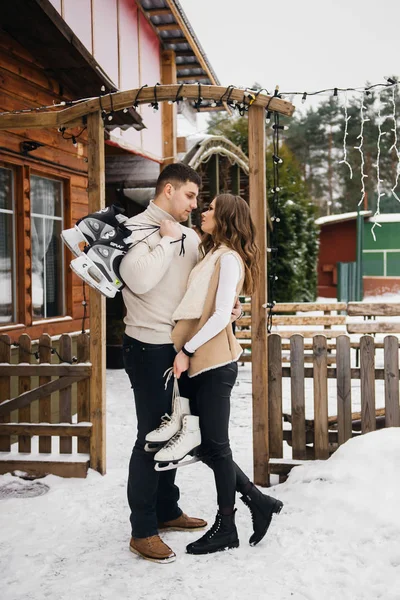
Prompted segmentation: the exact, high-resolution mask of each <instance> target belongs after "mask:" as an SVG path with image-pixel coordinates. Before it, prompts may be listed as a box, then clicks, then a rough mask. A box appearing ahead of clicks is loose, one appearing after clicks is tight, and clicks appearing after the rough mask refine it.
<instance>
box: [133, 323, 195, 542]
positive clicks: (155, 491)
mask: <svg viewBox="0 0 400 600" xmlns="http://www.w3.org/2000/svg"><path fill="white" fill-rule="evenodd" d="M123 347H124V348H123V351H124V367H125V370H126V372H127V374H128V376H129V379H130V381H131V384H132V388H133V391H134V396H135V405H136V415H137V439H136V442H135V445H134V447H133V450H132V455H131V459H130V464H129V477H128V502H129V506H130V509H131V517H130V521H131V526H132V536H133V537H137V538H143V537H149V536H152V535H157V533H158V531H157V523H158V522H162V521H169V520H171V519H175V518H177V517H179V516H180V515H181V514H182V511H181V509H180V508H179V506H178V500H179V488H178V487H177V486H176V485H175V476H176V470H175V469H174V470H171V471H166V472H165V473H159V472H157V471H155V470H154V454H153V453H151V452H146V451H145V450H144V445H145V437H146V434H147V433H149V431H152V430H153V429H155V428H156V427H158V426H159V425H160V423H161V417H162V416H163V415H164V414H165V413H168V414H171V403H172V379H171V380H170V381H169V384H168V387H167V389H166V390H165V389H164V384H165V379H164V377H163V375H164V372H165V371H166V370H167V369H168V368H169V367H172V365H173V362H174V358H175V354H176V353H175V350H174V348H173V345H172V344H146V343H143V342H140V341H138V340H135V339H133V338H130V337H129V336H127V335H125V336H124V342H123ZM186 381H187V377H186V376H185V377H183V376H182V378H181V380H180V386H179V387H180V391H181V393H182V395H185V382H186Z"/></svg>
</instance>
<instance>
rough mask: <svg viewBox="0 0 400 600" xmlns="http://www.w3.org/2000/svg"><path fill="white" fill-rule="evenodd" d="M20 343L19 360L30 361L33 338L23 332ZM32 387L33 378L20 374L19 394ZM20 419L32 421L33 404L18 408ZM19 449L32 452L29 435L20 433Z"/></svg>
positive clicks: (25, 421)
mask: <svg viewBox="0 0 400 600" xmlns="http://www.w3.org/2000/svg"><path fill="white" fill-rule="evenodd" d="M18 343H19V351H18V362H20V363H30V362H31V356H30V354H29V353H30V351H31V348H32V345H31V338H30V337H29V336H28V335H26V334H24V333H23V334H22V335H21V336H20V338H19V340H18ZM30 389H31V378H30V377H24V376H20V377H19V380H18V392H19V394H23V393H24V392H27V391H29V390H30ZM18 421H19V422H20V423H30V422H31V406H30V404H29V405H27V406H23V407H22V408H20V409H19V410H18ZM18 451H19V452H30V451H31V439H30V437H28V436H25V435H20V436H19V437H18Z"/></svg>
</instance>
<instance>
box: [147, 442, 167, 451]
mask: <svg viewBox="0 0 400 600" xmlns="http://www.w3.org/2000/svg"><path fill="white" fill-rule="evenodd" d="M167 441H168V440H167ZM152 444H156V442H147V443H146V444H145V445H144V449H145V450H146V452H158V451H159V450H161V447H162V445H163V444H165V442H162V443H160V444H158V443H157V444H156V448H153V447H152Z"/></svg>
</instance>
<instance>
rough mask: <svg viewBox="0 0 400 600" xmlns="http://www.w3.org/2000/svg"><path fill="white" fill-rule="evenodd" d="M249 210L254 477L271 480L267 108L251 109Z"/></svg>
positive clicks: (263, 481) (259, 479) (262, 482)
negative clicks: (253, 256)
mask: <svg viewBox="0 0 400 600" xmlns="http://www.w3.org/2000/svg"><path fill="white" fill-rule="evenodd" d="M248 114H249V187H250V193H249V197H250V212H251V216H252V219H253V222H254V223H255V224H256V242H257V245H258V247H259V249H260V261H259V264H260V276H259V280H258V281H256V282H255V290H254V293H253V295H252V299H251V332H252V333H251V336H252V349H251V352H252V386H253V454H254V481H255V483H257V484H259V485H263V486H267V485H268V484H269V470H268V462H269V428H268V348H267V324H266V313H265V310H264V309H263V307H262V305H263V304H265V303H266V302H267V197H266V173H265V168H266V166H265V111H264V108H262V107H260V106H255V105H253V106H251V107H250V109H249V113H248Z"/></svg>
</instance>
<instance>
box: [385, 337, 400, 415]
mask: <svg viewBox="0 0 400 600" xmlns="http://www.w3.org/2000/svg"><path fill="white" fill-rule="evenodd" d="M384 368H385V416H386V421H385V426H386V427H400V407H399V340H398V338H397V337H396V336H394V335H388V336H387V337H385V340H384Z"/></svg>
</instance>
